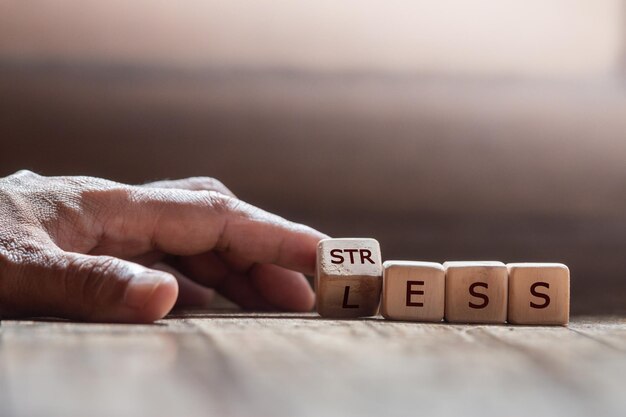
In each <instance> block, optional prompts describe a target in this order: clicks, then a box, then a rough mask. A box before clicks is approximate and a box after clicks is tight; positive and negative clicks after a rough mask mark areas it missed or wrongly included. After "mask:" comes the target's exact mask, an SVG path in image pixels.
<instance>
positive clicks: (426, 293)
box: [380, 261, 446, 322]
mask: <svg viewBox="0 0 626 417" xmlns="http://www.w3.org/2000/svg"><path fill="white" fill-rule="evenodd" d="M445 281H446V279H445V272H444V269H443V266H442V265H441V264H437V263H433V262H411V261H387V262H385V263H384V264H383V296H382V302H381V306H380V312H381V314H382V315H383V316H384V317H385V318H387V319H391V320H412V321H432V322H438V321H441V320H442V319H443V313H444V301H445Z"/></svg>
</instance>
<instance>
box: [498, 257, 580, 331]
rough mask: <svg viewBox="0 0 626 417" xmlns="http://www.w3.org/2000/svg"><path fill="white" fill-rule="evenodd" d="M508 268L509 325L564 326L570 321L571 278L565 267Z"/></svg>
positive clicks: (514, 265)
mask: <svg viewBox="0 0 626 417" xmlns="http://www.w3.org/2000/svg"><path fill="white" fill-rule="evenodd" d="M507 268H508V270H509V314H508V321H509V323H513V324H544V325H566V324H567V323H568V322H569V291H570V277H569V269H568V268H567V266H565V265H563V264H559V263H512V264H508V265H507Z"/></svg>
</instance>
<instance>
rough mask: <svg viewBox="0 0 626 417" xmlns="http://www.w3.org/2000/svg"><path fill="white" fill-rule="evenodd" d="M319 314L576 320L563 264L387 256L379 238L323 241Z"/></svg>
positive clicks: (451, 320)
mask: <svg viewBox="0 0 626 417" xmlns="http://www.w3.org/2000/svg"><path fill="white" fill-rule="evenodd" d="M315 289H316V292H317V300H318V301H317V312H318V313H319V314H320V316H322V317H328V318H356V317H368V316H374V315H376V314H378V312H379V307H380V313H381V314H382V315H383V317H385V318H386V319H388V320H404V321H416V322H441V321H442V320H445V321H446V322H449V323H510V324H524V325H529V324H530V325H533V324H535V325H561V326H565V325H567V324H568V322H569V300H570V274H569V269H568V268H567V266H565V265H563V264H560V263H511V264H508V265H506V264H504V263H502V262H497V261H462V262H459V261H455V262H445V263H444V264H439V263H435V262H418V261H408V260H407V261H386V262H384V263H383V262H382V259H381V252H380V245H379V244H378V242H377V241H376V240H375V239H368V238H343V239H325V240H322V241H321V242H320V243H319V245H318V247H317V269H316V274H315Z"/></svg>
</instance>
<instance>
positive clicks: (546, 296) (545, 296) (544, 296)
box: [530, 282, 550, 308]
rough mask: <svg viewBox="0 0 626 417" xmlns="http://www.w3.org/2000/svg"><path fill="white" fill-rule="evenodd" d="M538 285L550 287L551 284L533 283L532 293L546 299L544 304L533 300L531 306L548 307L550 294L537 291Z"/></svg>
mask: <svg viewBox="0 0 626 417" xmlns="http://www.w3.org/2000/svg"><path fill="white" fill-rule="evenodd" d="M537 287H545V288H550V284H548V283H547V282H535V283H534V284H533V285H531V286H530V293H531V294H532V295H534V296H535V297H538V298H541V299H543V300H544V303H543V304H535V303H533V302H532V301H531V302H530V306H531V307H532V308H546V307H548V306H549V305H550V296H549V295H548V294H544V293H541V292H537Z"/></svg>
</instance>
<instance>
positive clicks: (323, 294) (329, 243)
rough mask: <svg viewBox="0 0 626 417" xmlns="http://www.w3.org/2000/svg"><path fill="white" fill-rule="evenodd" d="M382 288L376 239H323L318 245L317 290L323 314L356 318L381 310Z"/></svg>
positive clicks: (321, 313)
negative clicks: (379, 308) (379, 307)
mask: <svg viewBox="0 0 626 417" xmlns="http://www.w3.org/2000/svg"><path fill="white" fill-rule="evenodd" d="M381 288H382V261H381V255H380V246H379V244H378V242H377V241H376V240H375V239H365V238H363V239H358V238H351V239H324V240H322V241H320V242H319V244H318V246H317V268H316V273H315V292H316V294H317V312H318V313H319V314H320V316H322V317H332V318H354V317H367V316H373V315H375V314H376V313H377V312H378V305H379V303H380V292H381Z"/></svg>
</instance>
